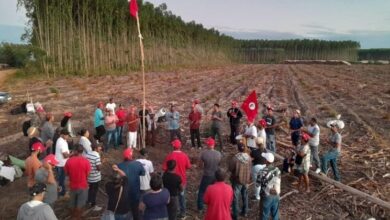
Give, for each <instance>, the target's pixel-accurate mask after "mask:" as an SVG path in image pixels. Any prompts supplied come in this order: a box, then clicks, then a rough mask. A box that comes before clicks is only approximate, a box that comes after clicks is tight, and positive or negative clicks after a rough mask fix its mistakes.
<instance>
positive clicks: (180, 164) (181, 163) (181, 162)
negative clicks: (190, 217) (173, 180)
mask: <svg viewBox="0 0 390 220" xmlns="http://www.w3.org/2000/svg"><path fill="white" fill-rule="evenodd" d="M171 144H172V146H173V152H172V153H170V154H168V156H167V157H166V158H165V160H164V163H163V166H162V168H163V170H164V171H167V169H168V167H167V162H168V161H169V160H174V161H176V169H175V173H176V174H177V175H179V176H180V178H181V182H182V187H183V191H182V192H181V193H180V194H179V204H180V215H179V217H180V218H184V217H185V214H186V199H185V187H186V185H187V175H186V171H187V170H188V169H190V168H191V163H190V159H189V158H188V156H187V154H185V153H184V152H182V151H181V150H180V148H181V142H180V140H177V139H176V140H174V141H172V143H171Z"/></svg>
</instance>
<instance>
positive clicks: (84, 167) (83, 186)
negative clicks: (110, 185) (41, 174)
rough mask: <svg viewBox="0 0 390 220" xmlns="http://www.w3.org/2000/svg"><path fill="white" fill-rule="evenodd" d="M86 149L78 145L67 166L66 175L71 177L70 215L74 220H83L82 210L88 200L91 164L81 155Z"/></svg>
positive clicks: (65, 168)
mask: <svg viewBox="0 0 390 220" xmlns="http://www.w3.org/2000/svg"><path fill="white" fill-rule="evenodd" d="M83 151H84V147H83V146H82V145H81V144H77V145H76V149H75V151H74V155H73V156H72V157H70V158H69V159H68V160H67V161H66V164H65V167H64V170H65V174H66V175H67V176H68V177H69V187H70V209H71V210H70V213H71V215H72V217H73V219H81V215H82V209H83V208H84V206H85V204H86V203H87V199H88V175H89V173H90V172H91V164H90V163H89V161H88V160H87V159H85V158H84V157H83V156H82V155H81V154H82V153H83Z"/></svg>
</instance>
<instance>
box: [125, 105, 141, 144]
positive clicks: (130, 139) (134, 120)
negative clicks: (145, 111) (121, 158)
mask: <svg viewBox="0 0 390 220" xmlns="http://www.w3.org/2000/svg"><path fill="white" fill-rule="evenodd" d="M126 121H127V128H128V129H127V130H128V132H127V147H129V148H136V147H137V130H138V125H139V116H138V115H137V114H136V113H135V107H134V106H131V107H130V109H129V114H128V115H127V119H126Z"/></svg>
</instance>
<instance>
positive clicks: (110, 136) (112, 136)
mask: <svg viewBox="0 0 390 220" xmlns="http://www.w3.org/2000/svg"><path fill="white" fill-rule="evenodd" d="M111 142H113V145H114V147H115V148H117V147H118V145H117V142H118V141H117V136H116V130H115V129H113V130H107V143H106V146H105V149H104V151H106V152H107V151H108V149H109V148H110V144H111Z"/></svg>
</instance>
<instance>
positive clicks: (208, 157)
mask: <svg viewBox="0 0 390 220" xmlns="http://www.w3.org/2000/svg"><path fill="white" fill-rule="evenodd" d="M221 158H222V155H221V153H220V152H219V151H216V150H214V149H207V150H205V151H203V152H202V153H201V156H200V159H201V160H202V162H203V165H204V168H203V175H204V176H214V174H215V171H217V169H218V166H219V163H220V162H221Z"/></svg>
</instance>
